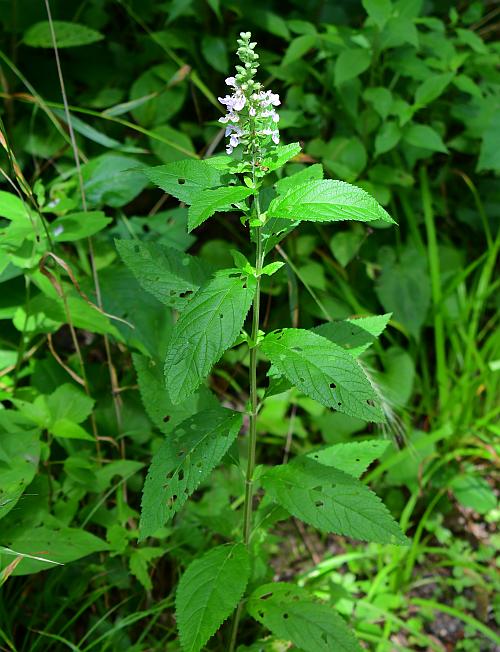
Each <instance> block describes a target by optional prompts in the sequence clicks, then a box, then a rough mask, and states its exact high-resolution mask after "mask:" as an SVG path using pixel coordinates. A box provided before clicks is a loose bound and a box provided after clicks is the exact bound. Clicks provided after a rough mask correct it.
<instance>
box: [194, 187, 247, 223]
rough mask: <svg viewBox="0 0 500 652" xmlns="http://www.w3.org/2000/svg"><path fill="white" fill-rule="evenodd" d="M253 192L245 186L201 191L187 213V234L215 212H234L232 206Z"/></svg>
mask: <svg viewBox="0 0 500 652" xmlns="http://www.w3.org/2000/svg"><path fill="white" fill-rule="evenodd" d="M252 193H253V190H250V188H247V187H245V186H228V187H222V188H215V190H210V189H207V190H202V191H201V192H200V193H199V194H198V195H196V197H195V198H194V199H193V203H192V205H191V206H190V208H189V211H188V232H191V231H192V230H193V229H196V227H198V226H200V224H203V222H204V221H205V220H208V218H209V217H212V215H213V214H214V213H216V212H217V211H231V210H234V206H233V204H237V203H238V202H240V201H243V200H244V199H245V198H246V197H248V196H249V195H251V194H252Z"/></svg>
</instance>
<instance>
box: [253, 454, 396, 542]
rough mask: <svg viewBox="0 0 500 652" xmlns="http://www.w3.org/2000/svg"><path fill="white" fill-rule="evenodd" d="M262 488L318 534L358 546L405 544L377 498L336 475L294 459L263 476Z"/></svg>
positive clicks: (347, 477) (306, 460)
mask: <svg viewBox="0 0 500 652" xmlns="http://www.w3.org/2000/svg"><path fill="white" fill-rule="evenodd" d="M262 485H263V486H264V488H265V489H266V491H267V492H268V493H269V495H270V496H271V498H273V500H275V501H276V502H277V503H279V504H280V505H281V506H282V507H284V508H285V509H286V510H287V511H289V512H290V514H293V516H296V517H297V518H300V519H301V520H302V521H304V522H305V523H309V524H310V525H312V526H314V527H316V528H318V530H322V531H323V532H334V533H335V534H344V535H346V536H350V537H353V538H355V539H360V540H362V541H374V542H377V543H393V544H397V545H407V544H408V540H407V538H406V537H405V535H404V534H403V532H402V531H401V529H400V527H399V525H398V524H397V523H396V521H395V520H394V519H393V518H392V516H391V514H390V513H389V511H388V510H387V508H386V506H385V505H384V504H383V503H382V501H381V500H380V498H379V497H378V496H377V495H376V494H374V493H373V492H372V491H370V489H368V487H366V486H365V485H364V484H363V483H362V482H360V481H359V480H357V479H356V478H354V477H352V476H351V475H348V474H347V473H344V472H342V471H339V470H338V469H335V468H332V467H329V466H324V465H322V464H318V463H317V462H315V461H314V460H311V459H309V458H307V457H299V458H296V459H294V460H292V462H289V463H288V464H284V465H280V466H276V467H274V468H273V469H270V470H269V471H267V472H266V473H265V475H264V476H263V477H262Z"/></svg>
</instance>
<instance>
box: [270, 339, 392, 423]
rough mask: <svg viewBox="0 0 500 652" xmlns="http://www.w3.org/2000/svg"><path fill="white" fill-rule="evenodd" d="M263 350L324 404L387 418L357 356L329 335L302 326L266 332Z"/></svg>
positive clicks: (355, 414)
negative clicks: (344, 348) (319, 333)
mask: <svg viewBox="0 0 500 652" xmlns="http://www.w3.org/2000/svg"><path fill="white" fill-rule="evenodd" d="M261 350H262V352H263V353H265V355H267V356H268V357H269V359H270V360H271V362H272V363H273V365H274V367H275V368H276V369H277V370H278V371H279V373H280V374H282V375H284V376H286V377H287V378H288V380H289V381H290V382H291V383H293V384H294V385H295V386H296V387H298V388H299V389H300V390H301V391H302V392H304V394H306V395H307V396H310V397H311V398H313V399H315V400H316V401H318V402H319V403H321V404H322V405H325V406H327V407H330V408H333V409H335V410H337V411H338V412H344V413H345V414H348V415H350V416H353V417H359V418H360V419H365V420H366V421H376V422H383V421H384V417H383V414H382V412H381V410H380V407H379V406H378V398H377V394H376V393H375V390H374V389H373V387H372V385H371V383H370V381H369V380H368V378H367V377H366V375H365V372H364V371H363V369H362V368H361V366H360V365H359V363H358V362H357V361H356V359H355V358H354V357H353V356H352V355H350V354H349V353H347V352H346V351H344V350H343V349H342V348H341V347H339V346H337V345H336V344H334V343H333V342H330V341H329V340H327V339H326V338H325V337H322V336H321V335H317V334H316V333H312V332H311V331H306V330H302V329H298V328H286V329H284V330H282V331H277V332H274V333H270V334H269V335H266V337H265V338H264V339H263V341H262V343H261Z"/></svg>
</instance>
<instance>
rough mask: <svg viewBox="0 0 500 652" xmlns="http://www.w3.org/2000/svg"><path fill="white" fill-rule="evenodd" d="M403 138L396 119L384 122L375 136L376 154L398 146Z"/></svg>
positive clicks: (378, 154)
mask: <svg viewBox="0 0 500 652" xmlns="http://www.w3.org/2000/svg"><path fill="white" fill-rule="evenodd" d="M400 139H401V129H400V128H399V125H398V124H397V122H394V120H387V122H384V123H383V125H382V127H381V128H380V130H379V132H378V133H377V135H376V137H375V156H380V154H385V152H389V151H390V150H391V149H393V148H394V147H396V145H397V144H398V143H399V140H400Z"/></svg>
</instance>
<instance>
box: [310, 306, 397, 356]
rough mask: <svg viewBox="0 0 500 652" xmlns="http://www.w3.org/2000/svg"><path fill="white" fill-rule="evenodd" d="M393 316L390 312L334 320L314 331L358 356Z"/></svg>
mask: <svg viewBox="0 0 500 652" xmlns="http://www.w3.org/2000/svg"><path fill="white" fill-rule="evenodd" d="M391 317H392V313H390V312H389V313H386V314H385V315H371V316H370V317H358V318H351V319H344V320H343V321H332V322H328V323H326V324H321V326H317V327H316V328H313V329H312V332H313V333H317V334H318V335H322V336H323V337H326V339H327V340H330V342H333V343H334V344H338V346H341V347H342V348H343V349H344V350H345V351H347V352H348V353H349V354H350V355H352V356H354V357H358V356H359V355H361V353H363V351H366V349H367V348H368V347H369V346H371V345H372V344H373V342H374V341H375V340H376V339H377V337H378V336H379V335H380V334H381V333H382V332H383V331H384V329H385V327H386V326H387V324H388V323H389V319H390V318H391Z"/></svg>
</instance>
